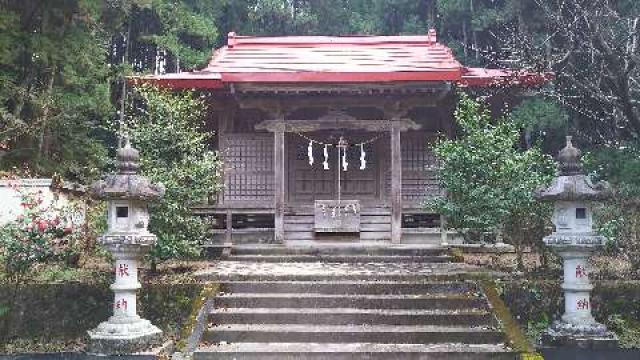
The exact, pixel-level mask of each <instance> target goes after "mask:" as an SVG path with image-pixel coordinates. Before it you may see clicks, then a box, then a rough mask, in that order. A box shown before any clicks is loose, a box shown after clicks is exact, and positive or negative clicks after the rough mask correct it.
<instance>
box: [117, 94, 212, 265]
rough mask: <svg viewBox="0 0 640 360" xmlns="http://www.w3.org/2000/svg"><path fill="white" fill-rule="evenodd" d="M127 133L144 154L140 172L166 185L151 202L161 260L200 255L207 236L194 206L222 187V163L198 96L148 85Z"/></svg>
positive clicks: (152, 224) (139, 96)
mask: <svg viewBox="0 0 640 360" xmlns="http://www.w3.org/2000/svg"><path fill="white" fill-rule="evenodd" d="M136 96H137V99H136V100H135V101H134V104H137V105H140V106H138V107H137V108H136V109H132V116H131V117H130V119H129V121H128V122H127V124H126V131H128V133H129V134H130V136H131V137H132V138H133V140H134V145H135V147H137V148H138V150H140V155H141V173H142V174H144V175H146V176H149V177H150V178H151V179H152V180H153V181H154V182H160V183H163V184H164V185H165V187H166V194H165V196H164V198H163V199H162V200H160V201H159V202H158V203H155V204H151V207H150V212H151V214H150V215H151V218H150V221H149V228H150V230H151V231H152V232H153V233H155V234H156V235H157V236H158V242H157V244H156V246H155V247H154V249H153V251H152V256H153V257H154V258H156V259H167V258H175V257H189V256H195V255H197V254H198V253H199V245H200V243H201V241H202V240H203V239H204V238H205V236H206V226H205V223H204V221H203V220H202V219H200V218H198V217H195V216H193V214H192V212H191V209H190V206H191V205H193V204H194V203H195V202H198V201H202V200H204V199H207V197H208V196H210V195H211V194H212V193H215V192H216V191H218V190H219V189H220V187H221V185H220V181H219V180H220V177H221V170H222V166H221V161H220V159H219V157H218V154H217V153H215V152H212V151H209V150H208V148H207V146H208V145H207V141H208V140H209V138H210V136H211V133H209V132H206V131H204V130H203V125H204V122H203V119H204V118H205V116H204V115H205V113H206V107H205V103H204V101H203V99H202V98H199V97H197V96H196V95H195V94H194V93H191V92H183V93H170V92H168V91H165V90H160V89H156V88H154V87H152V86H149V85H143V86H140V87H138V88H137V89H136Z"/></svg>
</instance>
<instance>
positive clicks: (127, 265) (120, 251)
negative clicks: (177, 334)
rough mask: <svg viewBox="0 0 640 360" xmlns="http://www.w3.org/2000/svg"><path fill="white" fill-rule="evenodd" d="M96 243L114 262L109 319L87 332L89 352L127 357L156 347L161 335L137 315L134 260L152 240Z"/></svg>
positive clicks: (139, 238) (106, 239)
mask: <svg viewBox="0 0 640 360" xmlns="http://www.w3.org/2000/svg"><path fill="white" fill-rule="evenodd" d="M100 241H101V242H102V243H103V244H105V245H106V247H107V248H108V249H109V250H110V251H111V252H112V253H113V255H114V258H115V282H114V283H113V284H112V285H111V290H113V293H114V301H113V316H111V317H110V318H109V320H107V321H105V322H103V323H101V324H100V325H98V327H97V328H95V329H94V330H91V331H89V338H90V339H91V342H90V346H89V352H90V353H93V354H108V355H115V354H131V353H136V352H141V351H144V350H146V349H149V348H151V347H153V346H155V345H159V344H160V342H161V340H162V337H161V335H162V331H161V330H160V329H158V327H156V326H154V325H153V324H151V322H149V320H145V319H142V318H141V317H140V316H138V315H137V299H136V292H137V290H138V289H140V287H141V284H140V283H139V282H138V259H139V258H141V257H142V255H144V254H145V253H147V251H148V250H149V249H150V247H151V245H152V244H153V243H154V242H155V236H154V235H152V234H147V235H144V236H114V235H105V236H103V237H101V238H100Z"/></svg>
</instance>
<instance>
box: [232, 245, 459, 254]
mask: <svg viewBox="0 0 640 360" xmlns="http://www.w3.org/2000/svg"><path fill="white" fill-rule="evenodd" d="M447 252H448V250H447V249H446V248H442V247H440V246H419V245H389V244H384V245H370V244H365V245H362V244H357V243H356V244H349V243H347V244H333V245H320V244H318V245H314V246H284V245H251V246H243V245H238V246H234V247H233V249H232V250H231V254H232V255H338V256H346V255H383V256H438V255H445V254H447Z"/></svg>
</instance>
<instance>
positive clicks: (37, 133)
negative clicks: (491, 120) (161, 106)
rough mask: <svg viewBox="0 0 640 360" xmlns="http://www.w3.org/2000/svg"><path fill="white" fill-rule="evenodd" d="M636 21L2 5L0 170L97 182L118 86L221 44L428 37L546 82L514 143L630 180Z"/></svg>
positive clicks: (406, 9) (552, 11) (482, 6)
mask: <svg viewBox="0 0 640 360" xmlns="http://www.w3.org/2000/svg"><path fill="white" fill-rule="evenodd" d="M639 18H640V5H638V2H637V1H635V0H618V1H614V0H47V1H41V0H0V81H1V83H0V84H1V85H0V169H4V170H9V169H13V168H16V167H17V168H19V169H28V171H29V172H30V173H32V174H37V175H50V174H52V173H54V172H55V173H59V174H61V175H63V176H64V177H65V178H68V179H72V180H78V181H85V182H86V181H88V180H90V179H91V178H94V177H95V176H96V175H97V174H98V172H99V171H100V169H102V168H103V167H104V165H105V163H106V161H107V159H108V157H107V153H108V151H107V149H109V148H110V146H113V144H115V141H114V138H113V137H114V135H113V133H112V132H111V131H109V129H111V128H113V124H114V122H117V121H118V119H119V118H121V117H122V116H124V112H125V108H126V106H125V105H126V104H127V101H126V100H127V94H128V93H129V90H130V89H128V87H127V86H126V83H125V82H124V81H123V79H124V77H125V76H127V75H130V74H132V73H138V72H143V73H165V72H177V71H187V70H190V69H193V68H197V67H200V66H203V65H204V64H206V61H207V58H208V57H209V56H210V54H211V50H212V49H213V48H216V47H219V46H221V45H223V44H224V43H225V42H226V34H227V33H228V32H229V31H235V32H237V33H239V34H243V35H250V34H255V35H292V34H325V35H341V34H424V33H425V32H426V31H427V29H429V28H435V29H437V31H438V40H439V41H440V42H443V43H446V44H448V45H449V46H450V47H451V48H452V49H453V50H454V51H455V53H456V55H457V57H458V59H459V60H460V61H461V62H462V63H464V64H465V65H471V66H473V65H480V66H488V67H502V68H522V69H527V70H534V71H547V70H551V71H555V72H556V73H557V80H556V81H555V82H554V84H552V85H550V86H548V87H546V88H543V89H540V90H538V91H537V95H539V96H537V97H531V98H529V99H528V100H526V101H525V102H524V103H522V105H520V107H518V108H517V109H515V111H514V116H515V118H517V119H519V121H521V127H522V129H523V134H524V135H523V137H524V141H523V143H524V144H527V143H531V142H534V141H536V140H543V141H544V140H545V139H546V138H549V137H553V136H556V135H560V136H563V135H564V134H565V133H567V132H570V133H572V134H575V135H577V138H578V140H579V141H580V142H581V145H582V146H583V147H586V148H587V149H588V150H594V151H595V150H597V152H594V154H595V155H594V156H593V157H592V158H593V159H596V160H597V159H600V161H599V163H598V164H609V163H611V162H610V161H609V159H611V158H612V157H613V158H615V159H617V160H620V161H619V162H617V163H620V164H624V165H622V166H621V167H617V168H615V169H610V168H607V169H604V168H603V167H602V166H600V165H598V167H599V168H600V170H602V172H603V173H604V174H605V175H608V176H617V175H620V174H624V176H626V177H633V176H635V175H640V174H639V173H640V170H639V169H640V163H639V162H638V160H637V159H638V154H639V153H640V151H639V150H638V146H637V143H638V138H639V137H640V115H639V113H638V102H639V101H640V96H639V95H638V94H639V92H638V91H639V90H640V82H639V81H640V76H639V75H640V73H639V70H638V65H639V63H640V50H639V42H640V40H639V34H638V31H639V30H640V23H639ZM555 145H557V142H555ZM554 150H555V149H554ZM594 161H595V160H594ZM637 177H638V178H640V176H637Z"/></svg>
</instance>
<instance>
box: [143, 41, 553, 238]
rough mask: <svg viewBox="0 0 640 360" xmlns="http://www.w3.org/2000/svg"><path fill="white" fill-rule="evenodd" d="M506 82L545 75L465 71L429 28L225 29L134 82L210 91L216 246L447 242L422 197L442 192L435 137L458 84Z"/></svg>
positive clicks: (444, 125) (447, 120) (446, 125)
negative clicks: (217, 156)
mask: <svg viewBox="0 0 640 360" xmlns="http://www.w3.org/2000/svg"><path fill="white" fill-rule="evenodd" d="M514 78H515V79H517V80H518V81H519V82H520V83H532V84H533V83H541V82H544V81H546V78H545V77H544V76H543V75H539V74H538V75H537V74H523V73H517V74H514V73H512V72H508V71H496V70H487V69H470V68H466V67H463V66H462V65H460V63H458V62H457V60H456V59H455V58H454V57H453V55H452V52H451V50H450V49H448V48H447V47H446V46H444V45H442V44H439V43H437V41H436V35H435V31H433V30H431V31H429V33H428V34H427V35H423V36H372V37H362V36H356V37H316V36H310V37H308V36H300V37H297V36H293V37H265V38H260V37H239V36H236V35H235V34H233V33H231V34H229V41H228V44H227V46H225V47H223V48H221V49H218V50H217V51H216V52H215V53H214V56H213V57H212V59H211V61H210V63H209V65H208V66H207V67H206V68H205V69H203V70H199V71H194V72H190V73H181V74H167V75H160V76H149V77H145V78H142V80H143V81H149V82H154V83H156V84H158V85H160V86H167V87H171V88H177V89H184V88H192V89H199V90H206V91H207V92H208V94H209V99H210V109H211V110H210V113H209V117H208V119H207V126H208V129H209V130H211V131H214V132H215V134H216V136H215V139H214V141H213V142H212V146H213V147H214V148H216V149H218V150H219V151H220V153H221V155H222V156H223V159H224V163H225V170H224V191H223V192H221V193H220V194H218V196H217V197H216V198H215V199H211V201H210V202H209V203H207V204H202V205H200V206H198V207H197V208H196V211H197V213H199V214H201V215H203V216H209V217H210V218H211V220H212V223H213V224H214V229H213V233H214V239H216V240H217V241H221V242H224V243H239V242H277V243H281V242H293V241H325V240H330V239H340V240H353V241H387V242H389V243H390V244H396V243H402V242H420V243H425V242H437V243H440V242H441V241H446V239H441V236H443V235H445V234H446V233H445V232H441V231H440V227H441V225H442V222H441V220H440V217H439V215H437V214H430V213H428V212H426V211H425V210H424V202H425V201H426V200H429V199H430V198H433V197H435V196H440V195H441V190H440V189H439V187H438V180H437V178H436V167H437V163H436V160H435V158H434V156H433V154H432V152H431V145H432V144H433V142H434V141H435V139H437V137H439V136H453V131H454V129H453V124H452V114H453V107H454V104H453V92H454V88H455V87H456V86H459V85H462V86H488V85H490V84H493V83H495V82H503V81H505V79H514ZM325 145H326V146H325ZM337 145H340V146H337ZM325 151H326V155H325ZM325 162H326V163H325Z"/></svg>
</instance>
